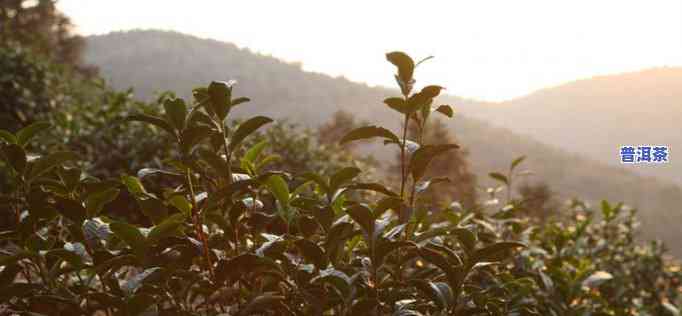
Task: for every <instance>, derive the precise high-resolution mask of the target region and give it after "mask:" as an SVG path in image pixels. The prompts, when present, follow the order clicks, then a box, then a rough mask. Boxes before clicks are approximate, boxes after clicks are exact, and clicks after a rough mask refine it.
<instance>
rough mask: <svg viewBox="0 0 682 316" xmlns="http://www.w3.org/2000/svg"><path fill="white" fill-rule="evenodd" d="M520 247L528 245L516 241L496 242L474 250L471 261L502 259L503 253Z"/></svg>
mask: <svg viewBox="0 0 682 316" xmlns="http://www.w3.org/2000/svg"><path fill="white" fill-rule="evenodd" d="M519 247H522V248H526V247H527V246H526V245H525V244H522V243H519V242H514V241H503V242H498V243H494V244H492V245H490V246H487V247H484V248H481V249H477V250H476V251H475V252H474V254H473V256H472V257H471V259H472V260H471V261H473V262H474V263H475V262H481V261H500V259H501V258H500V256H501V255H505V253H506V252H507V251H508V250H511V249H514V248H519Z"/></svg>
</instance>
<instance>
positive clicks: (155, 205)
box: [137, 197, 168, 224]
mask: <svg viewBox="0 0 682 316" xmlns="http://www.w3.org/2000/svg"><path fill="white" fill-rule="evenodd" d="M137 204H138V205H139V206H140V211H142V213H143V214H144V215H145V216H147V217H148V218H149V219H150V220H151V221H152V222H153V223H154V224H159V223H161V222H163V220H164V219H165V218H166V217H167V216H168V208H167V207H166V205H164V204H163V202H162V201H161V200H159V199H157V198H153V197H143V198H138V199H137Z"/></svg>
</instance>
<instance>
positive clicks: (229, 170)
mask: <svg viewBox="0 0 682 316" xmlns="http://www.w3.org/2000/svg"><path fill="white" fill-rule="evenodd" d="M220 127H221V130H220V132H221V133H222V136H223V147H224V149H225V164H226V166H227V184H228V185H230V184H232V165H231V164H230V161H231V160H232V154H231V153H230V150H229V149H228V146H227V128H225V124H223V123H222V122H221V124H220Z"/></svg>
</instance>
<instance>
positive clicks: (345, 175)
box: [329, 167, 362, 191]
mask: <svg viewBox="0 0 682 316" xmlns="http://www.w3.org/2000/svg"><path fill="white" fill-rule="evenodd" d="M360 172H362V170H360V169H358V168H355V167H346V168H343V169H341V170H339V171H338V172H336V173H335V174H334V175H333V176H332V177H331V179H330V181H329V186H330V189H331V190H332V191H336V190H337V189H338V188H339V187H340V186H341V185H343V184H344V183H346V182H348V181H350V180H352V179H353V178H355V177H357V176H358V175H359V174H360Z"/></svg>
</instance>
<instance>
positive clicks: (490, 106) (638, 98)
mask: <svg viewBox="0 0 682 316" xmlns="http://www.w3.org/2000/svg"><path fill="white" fill-rule="evenodd" d="M468 105H469V106H467V107H466V108H465V109H462V110H463V111H465V112H466V113H467V114H468V115H470V116H472V117H476V118H479V119H482V120H485V121H487V122H490V123H492V124H494V125H497V126H501V127H507V128H510V129H512V130H513V131H514V132H518V133H521V134H524V135H528V136H531V137H533V138H535V139H537V140H539V141H541V142H544V143H547V144H554V145H557V146H560V147H561V148H563V149H566V150H569V151H572V152H576V153H580V154H583V155H586V156H588V157H591V158H593V159H595V160H598V161H600V162H604V163H608V164H611V165H620V160H619V159H620V157H619V147H620V146H621V145H641V144H649V145H668V146H670V163H668V164H659V165H641V164H640V165H625V166H623V167H625V168H627V169H629V170H632V171H635V172H637V173H640V174H643V175H650V176H656V177H659V178H661V179H668V180H672V181H675V182H677V183H678V184H682V163H679V162H678V161H677V159H676V157H675V151H676V150H677V149H678V148H682V128H681V127H680V122H682V67H665V68H655V69H648V70H643V71H638V72H631V73H624V74H618V75H608V76H599V77H594V78H590V79H585V80H579V81H575V82H571V83H567V84H564V85H561V86H557V87H553V88H548V89H544V90H541V91H538V92H535V93H532V94H530V95H528V96H525V97H521V98H518V99H514V100H510V101H507V102H502V103H483V104H468Z"/></svg>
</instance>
